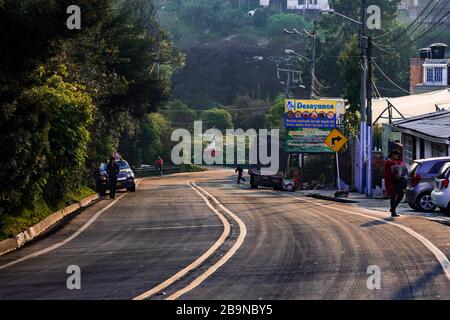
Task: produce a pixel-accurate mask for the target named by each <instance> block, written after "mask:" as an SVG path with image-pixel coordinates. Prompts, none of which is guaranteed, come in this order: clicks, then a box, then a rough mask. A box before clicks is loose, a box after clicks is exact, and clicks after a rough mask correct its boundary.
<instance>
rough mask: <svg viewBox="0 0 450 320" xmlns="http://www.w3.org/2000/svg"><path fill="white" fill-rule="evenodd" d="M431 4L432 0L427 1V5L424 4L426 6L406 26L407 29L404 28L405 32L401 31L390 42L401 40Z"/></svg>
mask: <svg viewBox="0 0 450 320" xmlns="http://www.w3.org/2000/svg"><path fill="white" fill-rule="evenodd" d="M432 2H433V0H429V1H428V3H427V4H426V6H425V7H424V8H423V10H422V11H420V13H419V14H418V15H417V17H416V18H415V19H414V21H413V22H411V23H410V24H409V26H407V27H406V28H405V30H403V31H402V32H400V33H399V34H398V35H397V36H396V37H394V39H392V41H395V40H397V39H399V38H401V36H402V34H404V33H406V32H408V30H409V28H411V27H412V26H413V25H414V24H415V23H416V22H417V21H418V20H419V19H420V17H421V16H422V15H423V14H424V13H425V11H426V10H427V9H428V7H429V6H430V5H431V3H432ZM439 2H440V0H439Z"/></svg>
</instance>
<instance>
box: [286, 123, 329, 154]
mask: <svg viewBox="0 0 450 320" xmlns="http://www.w3.org/2000/svg"><path fill="white" fill-rule="evenodd" d="M332 130H333V129H331V128H294V129H288V130H286V133H287V138H286V152H288V153H332V152H333V150H332V149H330V148H329V147H328V146H327V145H326V144H325V139H326V138H327V137H328V135H329V134H330V133H331V131H332Z"/></svg>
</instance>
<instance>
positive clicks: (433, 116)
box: [394, 110, 450, 140]
mask: <svg viewBox="0 0 450 320" xmlns="http://www.w3.org/2000/svg"><path fill="white" fill-rule="evenodd" d="M394 127H395V128H396V129H400V130H399V131H405V129H406V130H409V131H411V132H417V133H420V134H422V135H425V136H429V137H434V138H438V139H445V140H450V111H448V110H444V111H437V112H433V113H428V114H424V115H421V116H417V117H412V118H408V119H404V120H399V121H396V122H394Z"/></svg>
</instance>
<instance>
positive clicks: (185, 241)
mask: <svg viewBox="0 0 450 320" xmlns="http://www.w3.org/2000/svg"><path fill="white" fill-rule="evenodd" d="M191 181H194V182H195V184H191V185H188V184H187V183H188V182H191ZM122 195H123V194H119V196H122ZM386 217H387V213H386V214H383V213H380V212H375V211H370V210H368V209H363V208H358V207H356V206H352V205H348V204H338V203H334V202H327V201H322V200H316V199H312V198H307V197H302V196H301V195H299V194H298V193H284V192H274V191H272V190H269V189H262V190H250V189H248V187H247V186H238V185H236V184H235V177H234V174H233V173H232V171H230V170H213V171H209V172H204V173H195V174H179V175H173V176H166V177H162V178H150V179H146V180H142V182H141V184H140V186H139V188H138V190H137V191H136V192H135V193H127V194H124V195H123V197H122V198H120V199H119V200H117V201H116V202H114V203H112V201H111V200H103V201H100V202H98V203H96V204H95V205H93V206H91V207H89V208H88V209H86V210H84V211H83V212H82V213H80V214H79V215H77V216H76V217H74V218H73V219H71V220H70V221H67V222H66V223H65V224H64V225H62V226H61V227H60V228H59V229H57V230H55V231H53V232H52V233H50V234H49V235H47V236H46V237H44V238H42V239H40V240H39V241H35V242H33V243H32V244H30V245H28V246H26V247H24V248H22V249H20V250H18V251H16V252H13V253H10V254H7V255H4V256H1V257H0V299H133V298H138V299H233V300H234V299H450V265H447V262H448V258H449V257H450V228H449V227H448V226H446V225H442V224H439V223H436V222H432V221H429V220H426V219H424V218H417V217H400V218H396V219H395V220H392V219H386ZM89 221H90V222H89ZM88 222H89V225H88V226H87V227H86V223H88ZM83 226H85V227H84V228H83ZM80 228H82V229H81V232H80ZM33 254H34V256H32V255H33ZM19 259H22V260H20V261H19ZM70 265H76V266H79V267H80V269H81V290H69V289H68V288H67V286H66V281H67V278H68V277H69V276H70V275H69V274H67V273H66V271H67V267H68V266H70ZM369 266H377V267H379V270H380V285H381V288H380V289H372V290H371V289H369V288H368V286H367V280H368V278H369V277H370V276H371V274H368V273H367V271H368V268H369ZM446 272H447V274H446Z"/></svg>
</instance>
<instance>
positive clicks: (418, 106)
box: [372, 89, 450, 123]
mask: <svg viewBox="0 0 450 320" xmlns="http://www.w3.org/2000/svg"><path fill="white" fill-rule="evenodd" d="M388 102H390V103H391V104H392V105H393V106H394V107H395V108H396V109H397V110H398V111H399V112H400V113H401V114H402V115H403V116H404V117H405V118H409V117H415V116H419V115H423V114H426V113H430V112H434V111H436V106H438V107H439V108H440V109H447V108H449V107H450V89H443V90H437V91H434V92H429V93H422V94H414V95H408V96H403V97H397V98H382V99H372V115H373V119H374V120H375V119H377V118H378V117H379V116H380V115H381V114H384V116H385V117H387V115H388V114H387V112H386V108H387V107H388V105H389V103H388ZM393 117H394V119H396V118H397V119H398V118H400V115H399V114H398V112H397V111H393ZM379 121H380V122H382V123H383V122H384V123H385V122H388V120H387V119H383V118H382V119H380V120H379Z"/></svg>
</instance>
